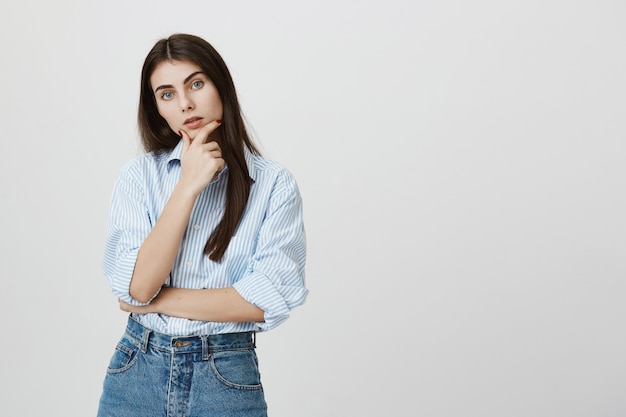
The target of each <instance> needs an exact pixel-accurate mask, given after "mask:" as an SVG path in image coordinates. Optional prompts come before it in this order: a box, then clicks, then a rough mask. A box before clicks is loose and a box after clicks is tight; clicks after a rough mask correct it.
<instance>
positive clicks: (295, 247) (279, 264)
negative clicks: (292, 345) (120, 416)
mask: <svg viewBox="0 0 626 417" xmlns="http://www.w3.org/2000/svg"><path fill="white" fill-rule="evenodd" d="M305 260H306V238H305V231H304V223H303V216H302V198H301V196H300V193H299V191H298V187H297V185H296V182H295V180H293V178H292V177H291V176H290V175H289V174H288V173H287V172H284V171H283V172H281V174H280V175H279V177H278V180H277V182H276V185H275V187H274V190H273V192H272V195H271V197H270V203H269V208H268V213H267V216H266V218H265V220H264V221H263V224H262V225H261V228H260V231H259V236H258V242H257V248H256V251H255V253H254V255H253V259H252V262H251V263H250V266H249V268H248V271H247V273H246V274H245V275H244V276H243V277H242V278H241V279H240V280H239V281H237V282H236V283H235V284H234V285H233V287H234V288H235V289H236V290H237V292H238V293H239V294H240V295H241V296H242V297H243V298H244V299H246V300H247V301H248V302H250V303H252V304H254V305H255V306H257V307H259V308H260V309H262V310H263V311H264V312H265V322H263V323H258V325H259V328H260V330H262V331H265V330H269V329H272V328H275V327H276V326H278V325H279V324H281V323H282V322H283V321H285V320H286V319H287V318H288V317H289V313H290V311H291V310H292V309H293V308H295V307H297V306H299V305H301V304H303V303H304V301H305V299H306V296H307V294H308V290H307V289H306V288H305V279H304V269H305V268H304V267H305Z"/></svg>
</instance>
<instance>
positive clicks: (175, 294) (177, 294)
mask: <svg viewBox="0 0 626 417" xmlns="http://www.w3.org/2000/svg"><path fill="white" fill-rule="evenodd" d="M120 308H121V309H122V310H124V311H128V312H131V313H138V314H147V313H160V314H165V315H168V316H172V317H182V318H186V319H190V320H202V321H220V322H262V321H264V312H263V310H261V309H260V308H258V307H256V306H254V305H252V304H250V303H249V302H248V301H246V300H245V299H244V298H243V297H242V296H241V295H239V293H238V292H237V291H236V290H235V289H234V288H233V287H227V288H218V289H188V288H171V287H164V288H163V289H162V290H161V292H160V293H159V295H158V296H157V297H156V298H155V299H154V300H153V301H152V303H150V304H149V305H146V306H131V305H130V304H127V303H124V302H121V301H120Z"/></svg>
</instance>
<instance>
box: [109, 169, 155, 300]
mask: <svg viewBox="0 0 626 417" xmlns="http://www.w3.org/2000/svg"><path fill="white" fill-rule="evenodd" d="M132 171H133V170H132V167H131V166H127V167H126V168H125V169H123V170H122V171H121V172H120V174H119V176H118V178H117V181H116V182H115V186H114V188H113V195H112V197H111V209H110V216H109V221H108V228H107V233H106V240H105V245H104V257H103V261H102V269H103V272H104V276H105V277H106V278H107V280H108V281H109V284H110V285H111V289H112V292H113V294H114V295H115V296H116V297H117V298H119V299H121V300H123V301H125V302H127V303H129V304H133V305H144V304H147V303H142V302H140V301H137V300H135V299H134V298H132V297H131V295H130V280H131V278H132V276H133V271H134V269H135V262H136V261H137V253H138V252H139V248H140V247H141V244H142V243H143V241H144V240H145V238H146V237H147V236H148V234H149V233H150V230H151V229H152V225H151V221H150V215H149V211H148V209H147V206H146V203H145V198H144V190H143V187H141V186H140V183H139V181H138V180H137V179H136V178H135V176H133V175H132V173H133V172H132Z"/></svg>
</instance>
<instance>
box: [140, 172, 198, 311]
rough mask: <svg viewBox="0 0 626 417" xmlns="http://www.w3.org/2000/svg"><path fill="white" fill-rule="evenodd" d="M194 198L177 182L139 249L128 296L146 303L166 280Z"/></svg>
mask: <svg viewBox="0 0 626 417" xmlns="http://www.w3.org/2000/svg"><path fill="white" fill-rule="evenodd" d="M196 197H197V194H196V193H194V192H193V191H190V189H189V188H188V187H186V186H185V184H184V183H182V182H179V183H178V184H177V185H176V187H175V188H174V191H173V192H172V195H171V196H170V198H169V200H168V202H167V204H166V205H165V208H164V209H163V212H162V213H161V216H160V217H159V220H158V221H157V222H156V224H155V225H154V228H153V229H152V231H151V232H150V234H149V235H148V237H147V238H146V240H145V241H144V242H143V244H142V245H141V248H140V249H139V253H138V254H137V261H136V263H135V269H134V271H133V276H132V279H131V282H130V294H131V296H132V297H133V298H135V299H136V300H139V301H142V302H147V301H149V300H150V299H151V298H152V297H154V295H155V294H156V293H157V291H158V290H159V289H160V288H161V286H163V284H164V283H165V281H166V280H167V277H168V276H169V273H170V271H171V270H172V266H173V264H174V260H175V259H176V255H177V254H178V250H179V247H180V244H181V241H182V238H183V234H184V233H185V228H186V227H187V223H188V222H189V217H190V216H191V211H192V209H193V206H194V203H195V200H196Z"/></svg>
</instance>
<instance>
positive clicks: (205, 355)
mask: <svg viewBox="0 0 626 417" xmlns="http://www.w3.org/2000/svg"><path fill="white" fill-rule="evenodd" d="M200 339H201V340H202V360H203V361H206V360H209V356H211V352H210V351H209V335H206V334H203V335H200Z"/></svg>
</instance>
